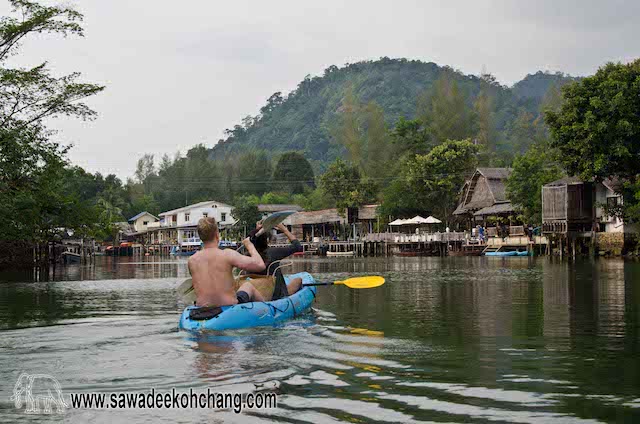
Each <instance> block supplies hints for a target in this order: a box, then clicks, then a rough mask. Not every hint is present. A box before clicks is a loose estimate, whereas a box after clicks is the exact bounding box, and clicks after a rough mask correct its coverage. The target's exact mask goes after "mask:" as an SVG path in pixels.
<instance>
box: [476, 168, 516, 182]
mask: <svg viewBox="0 0 640 424" xmlns="http://www.w3.org/2000/svg"><path fill="white" fill-rule="evenodd" d="M477 172H479V173H481V174H482V175H484V176H485V177H486V178H489V179H492V180H506V179H507V178H509V175H511V168H478V169H477Z"/></svg>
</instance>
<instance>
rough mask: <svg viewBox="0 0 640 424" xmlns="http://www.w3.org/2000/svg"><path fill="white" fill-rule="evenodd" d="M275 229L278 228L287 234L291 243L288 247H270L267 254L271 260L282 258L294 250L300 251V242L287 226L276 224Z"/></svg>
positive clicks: (294, 251) (291, 253)
mask: <svg viewBox="0 0 640 424" xmlns="http://www.w3.org/2000/svg"><path fill="white" fill-rule="evenodd" d="M276 229H278V230H280V231H281V232H282V233H284V235H285V236H287V238H288V239H289V241H290V242H291V245H290V246H288V247H270V248H269V250H268V254H269V259H270V260H271V262H275V261H279V260H282V259H284V258H286V257H287V256H291V255H293V254H294V253H296V252H302V250H303V249H302V244H300V242H299V241H298V239H297V238H296V236H294V235H293V234H292V233H291V232H290V231H289V230H288V229H287V227H285V226H284V224H280V225H278V226H277V227H276Z"/></svg>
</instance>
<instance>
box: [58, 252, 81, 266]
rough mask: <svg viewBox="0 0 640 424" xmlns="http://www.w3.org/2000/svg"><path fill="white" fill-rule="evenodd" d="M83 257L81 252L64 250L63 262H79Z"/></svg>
mask: <svg viewBox="0 0 640 424" xmlns="http://www.w3.org/2000/svg"><path fill="white" fill-rule="evenodd" d="M81 259H82V257H81V256H80V254H79V253H74V252H62V262H64V263H65V264H79V263H80V260H81Z"/></svg>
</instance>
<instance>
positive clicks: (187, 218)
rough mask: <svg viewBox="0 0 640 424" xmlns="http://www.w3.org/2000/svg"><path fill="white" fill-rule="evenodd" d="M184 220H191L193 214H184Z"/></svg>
mask: <svg viewBox="0 0 640 424" xmlns="http://www.w3.org/2000/svg"><path fill="white" fill-rule="evenodd" d="M184 220H185V221H187V222H189V221H191V214H188V213H185V214H184Z"/></svg>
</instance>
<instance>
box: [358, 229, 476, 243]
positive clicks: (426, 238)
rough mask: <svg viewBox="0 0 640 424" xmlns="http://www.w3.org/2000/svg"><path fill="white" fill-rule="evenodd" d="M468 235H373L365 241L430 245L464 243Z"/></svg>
mask: <svg viewBox="0 0 640 424" xmlns="http://www.w3.org/2000/svg"><path fill="white" fill-rule="evenodd" d="M465 239H466V233H464V232H449V233H440V232H438V233H424V234H399V233H371V234H367V235H366V236H365V237H364V241H370V242H379V241H384V242H391V243H429V242H450V241H464V240H465Z"/></svg>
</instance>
